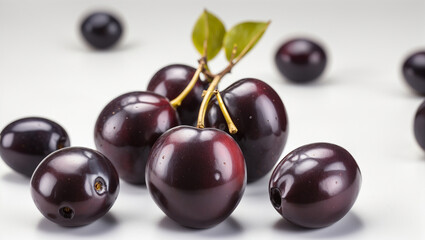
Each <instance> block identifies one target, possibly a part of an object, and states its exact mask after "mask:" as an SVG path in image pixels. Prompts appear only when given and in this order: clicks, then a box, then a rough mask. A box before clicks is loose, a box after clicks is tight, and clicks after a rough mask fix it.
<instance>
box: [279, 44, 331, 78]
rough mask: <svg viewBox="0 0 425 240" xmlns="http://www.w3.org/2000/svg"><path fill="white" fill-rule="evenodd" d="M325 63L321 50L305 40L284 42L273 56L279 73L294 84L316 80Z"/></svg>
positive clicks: (316, 45) (324, 55)
mask: <svg viewBox="0 0 425 240" xmlns="http://www.w3.org/2000/svg"><path fill="white" fill-rule="evenodd" d="M326 62H327V58H326V53H325V51H324V50H323V48H322V47H321V46H320V45H319V44H318V43H316V42H314V41H312V40H309V39H305V38H296V39H292V40H290V41H287V42H285V43H284V44H283V45H282V46H281V47H280V48H279V49H278V50H277V52H276V55H275V63H276V66H277V68H278V69H279V71H280V73H281V74H282V75H283V76H285V77H286V78H287V79H288V80H290V81H292V82H295V83H307V82H311V81H313V80H315V79H317V78H318V77H319V76H320V75H321V74H322V72H323V71H324V70H325V67H326Z"/></svg>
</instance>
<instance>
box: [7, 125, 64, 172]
mask: <svg viewBox="0 0 425 240" xmlns="http://www.w3.org/2000/svg"><path fill="white" fill-rule="evenodd" d="M69 144H70V141H69V137H68V134H67V133H66V131H65V129H63V128H62V127H61V126H60V125H59V124H57V123H55V122H53V121H51V120H49V119H45V118H40V117H28V118H22V119H18V120H16V121H14V122H12V123H10V124H9V125H7V126H6V127H5V128H4V129H3V131H2V132H1V133H0V156H1V158H2V159H3V160H4V162H5V163H6V164H7V165H8V166H9V167H11V168H12V169H13V170H15V171H16V172H18V173H21V174H24V175H25V176H27V177H31V175H32V173H33V172H34V170H35V168H36V167H37V166H38V164H39V163H40V162H41V161H42V160H43V159H44V158H45V157H46V156H47V155H49V154H50V153H52V152H54V151H56V150H58V149H61V148H64V147H69Z"/></svg>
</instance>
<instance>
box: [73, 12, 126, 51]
mask: <svg viewBox="0 0 425 240" xmlns="http://www.w3.org/2000/svg"><path fill="white" fill-rule="evenodd" d="M122 32H123V27H122V26H121V23H120V22H119V21H118V19H117V18H116V17H115V16H113V15H112V14H110V13H106V12H95V13H92V14H90V15H89V16H87V17H86V18H85V19H84V20H83V22H82V23H81V34H82V36H83V38H84V39H85V40H86V41H87V43H89V44H90V46H92V47H93V48H96V49H107V48H110V47H112V46H114V45H115V44H116V43H117V42H118V40H119V39H120V38H121V35H122Z"/></svg>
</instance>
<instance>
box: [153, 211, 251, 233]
mask: <svg viewBox="0 0 425 240" xmlns="http://www.w3.org/2000/svg"><path fill="white" fill-rule="evenodd" d="M158 225H159V227H160V228H162V229H165V230H168V231H174V232H180V233H188V232H197V233H199V234H200V235H202V236H205V237H212V238H217V237H229V236H235V235H238V234H240V233H242V231H243V228H242V226H241V225H240V224H239V223H238V222H237V221H236V220H235V219H234V218H233V217H229V218H227V219H226V220H225V221H223V222H222V223H220V224H218V225H217V226H214V227H212V228H208V229H194V228H187V227H183V226H181V225H179V224H178V223H176V222H174V221H173V220H171V219H170V218H169V217H167V216H164V217H163V218H162V219H161V220H160V221H159V223H158Z"/></svg>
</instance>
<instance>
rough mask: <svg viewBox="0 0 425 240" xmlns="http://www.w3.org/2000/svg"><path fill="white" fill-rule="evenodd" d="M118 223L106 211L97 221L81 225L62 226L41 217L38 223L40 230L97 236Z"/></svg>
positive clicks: (60, 233) (52, 232)
mask: <svg viewBox="0 0 425 240" xmlns="http://www.w3.org/2000/svg"><path fill="white" fill-rule="evenodd" d="M117 225H118V221H117V219H116V217H115V216H114V215H112V214H111V213H107V214H106V215H105V216H103V217H101V218H100V219H98V220H97V221H95V222H93V223H91V224H89V225H86V226H81V227H62V226H60V225H58V224H56V223H53V222H51V221H49V220H48V219H47V218H42V219H41V220H40V222H39V223H38V226H37V227H38V229H39V230H40V231H43V232H46V233H50V234H57V235H74V236H86V237H87V236H98V235H103V234H106V233H108V232H110V231H112V230H113V229H114V227H116V226H117Z"/></svg>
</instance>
